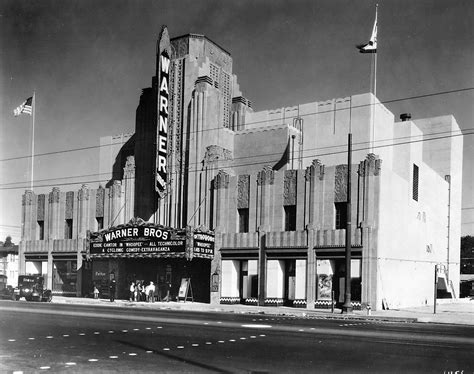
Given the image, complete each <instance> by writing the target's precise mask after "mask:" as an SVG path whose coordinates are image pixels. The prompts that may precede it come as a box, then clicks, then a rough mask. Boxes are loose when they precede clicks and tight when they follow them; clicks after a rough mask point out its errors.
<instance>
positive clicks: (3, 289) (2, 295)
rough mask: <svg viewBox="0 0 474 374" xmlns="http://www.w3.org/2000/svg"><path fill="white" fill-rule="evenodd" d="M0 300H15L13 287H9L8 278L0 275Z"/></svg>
mask: <svg viewBox="0 0 474 374" xmlns="http://www.w3.org/2000/svg"><path fill="white" fill-rule="evenodd" d="M0 299H9V300H12V299H15V296H14V293H13V287H12V286H10V285H7V276H6V275H3V274H0Z"/></svg>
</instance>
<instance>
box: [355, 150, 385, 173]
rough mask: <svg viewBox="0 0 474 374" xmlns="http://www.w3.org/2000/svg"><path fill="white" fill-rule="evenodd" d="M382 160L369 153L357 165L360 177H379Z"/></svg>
mask: <svg viewBox="0 0 474 374" xmlns="http://www.w3.org/2000/svg"><path fill="white" fill-rule="evenodd" d="M381 167H382V160H381V159H379V158H378V156H376V155H375V154H373V153H369V154H368V155H367V157H366V159H365V160H364V161H362V162H360V163H359V170H358V173H359V175H360V176H369V175H379V174H380V169H381Z"/></svg>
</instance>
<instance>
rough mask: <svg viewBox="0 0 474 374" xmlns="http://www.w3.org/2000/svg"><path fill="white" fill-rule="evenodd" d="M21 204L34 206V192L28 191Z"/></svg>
mask: <svg viewBox="0 0 474 374" xmlns="http://www.w3.org/2000/svg"><path fill="white" fill-rule="evenodd" d="M21 204H22V205H23V206H24V205H32V204H33V191H31V190H26V191H25V193H24V194H23V197H22V200H21Z"/></svg>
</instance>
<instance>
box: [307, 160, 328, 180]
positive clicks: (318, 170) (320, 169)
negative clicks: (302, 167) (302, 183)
mask: <svg viewBox="0 0 474 374" xmlns="http://www.w3.org/2000/svg"><path fill="white" fill-rule="evenodd" d="M313 175H314V177H317V178H318V179H319V180H323V179H324V165H323V164H322V163H321V160H319V159H314V160H313V162H312V163H311V166H308V167H307V168H306V171H305V174H304V177H305V180H306V181H309V180H310V179H311V177H312V176H313Z"/></svg>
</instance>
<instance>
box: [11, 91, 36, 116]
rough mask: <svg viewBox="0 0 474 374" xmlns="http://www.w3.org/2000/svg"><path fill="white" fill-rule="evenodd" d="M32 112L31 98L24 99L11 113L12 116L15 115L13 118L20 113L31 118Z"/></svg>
mask: <svg viewBox="0 0 474 374" xmlns="http://www.w3.org/2000/svg"><path fill="white" fill-rule="evenodd" d="M32 111H33V96H31V97H29V98H28V99H26V100H25V102H24V103H23V104H21V105H20V106H19V107H18V108H16V109H15V110H14V111H13V114H15V117H17V116H19V115H20V114H22V113H25V114H29V115H30V116H31V113H32Z"/></svg>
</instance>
